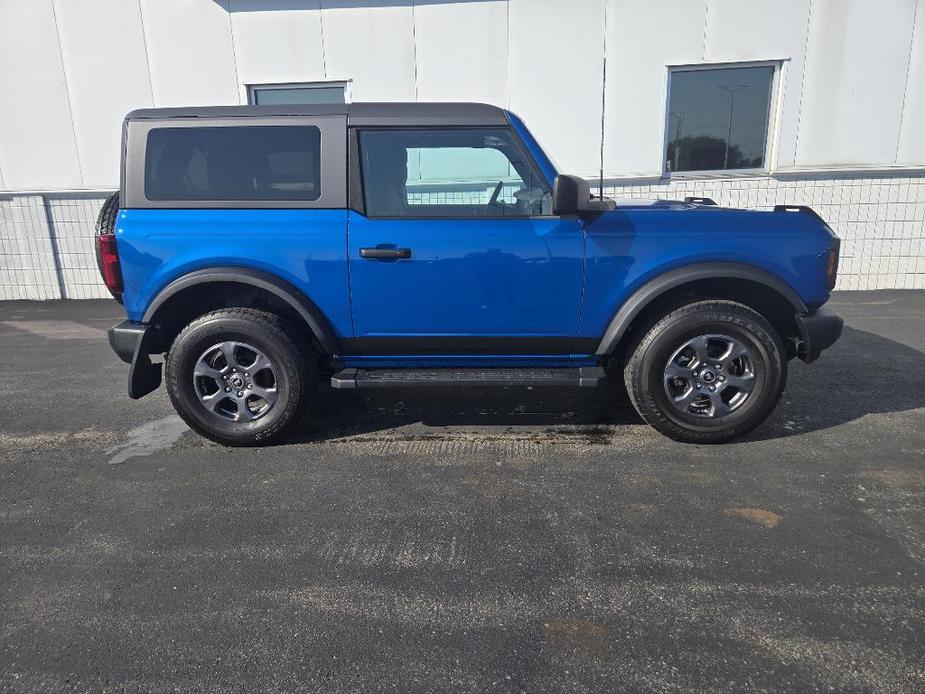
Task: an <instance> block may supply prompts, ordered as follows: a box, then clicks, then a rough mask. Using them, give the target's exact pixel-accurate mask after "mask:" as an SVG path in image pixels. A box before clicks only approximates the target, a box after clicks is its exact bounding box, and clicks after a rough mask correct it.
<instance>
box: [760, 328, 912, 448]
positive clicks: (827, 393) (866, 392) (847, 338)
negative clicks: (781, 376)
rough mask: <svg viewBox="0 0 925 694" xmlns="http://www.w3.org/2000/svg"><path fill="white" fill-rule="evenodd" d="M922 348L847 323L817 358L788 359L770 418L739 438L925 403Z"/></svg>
mask: <svg viewBox="0 0 925 694" xmlns="http://www.w3.org/2000/svg"><path fill="white" fill-rule="evenodd" d="M923 363H925V353H922V352H920V351H919V350H917V349H913V348H911V347H908V346H907V345H904V344H902V343H899V342H895V341H894V340H890V339H887V338H885V337H881V336H880V335H876V334H874V333H870V332H866V331H864V330H856V329H854V328H849V327H847V326H846V327H845V328H844V332H843V333H842V337H841V339H840V340H839V341H838V342H836V343H835V345H833V346H832V347H831V348H830V349H828V350H826V351H825V352H823V354H822V356H821V357H820V358H819V360H818V361H816V362H814V363H812V364H803V363H802V362H799V361H792V362H790V375H789V379H788V383H787V390H786V391H785V392H784V396H783V398H781V403H780V405H778V408H777V411H776V412H775V413H774V414H773V415H772V416H771V419H770V420H769V421H768V422H767V423H765V424H764V425H763V426H760V427H758V429H756V430H755V431H754V432H752V433H751V434H749V435H748V436H746V437H745V438H744V439H743V440H746V441H760V440H767V439H775V438H782V437H787V436H793V435H795V434H803V433H807V432H812V431H819V430H822V429H829V428H831V427H835V426H838V425H840V424H845V423H847V422H852V421H854V420H856V419H859V418H861V417H863V416H865V415H868V414H885V413H894V412H895V413H898V412H905V411H908V410H915V409H919V408H922V407H925V368H923V366H922V365H923Z"/></svg>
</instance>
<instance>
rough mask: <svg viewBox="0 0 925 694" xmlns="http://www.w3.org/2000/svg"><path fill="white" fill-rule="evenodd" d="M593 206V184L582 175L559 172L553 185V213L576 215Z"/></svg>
mask: <svg viewBox="0 0 925 694" xmlns="http://www.w3.org/2000/svg"><path fill="white" fill-rule="evenodd" d="M590 208H591V185H590V184H589V183H588V181H586V180H585V179H583V178H581V177H580V176H570V175H569V174H559V175H558V176H556V180H555V182H554V183H553V186H552V213H553V214H554V215H559V216H563V215H575V214H582V213H583V212H587V211H588V210H589V209H590Z"/></svg>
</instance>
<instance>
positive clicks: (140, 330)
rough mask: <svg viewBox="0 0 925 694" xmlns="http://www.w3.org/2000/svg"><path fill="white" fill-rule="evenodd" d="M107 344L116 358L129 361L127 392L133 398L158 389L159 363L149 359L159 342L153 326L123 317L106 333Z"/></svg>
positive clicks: (159, 381)
mask: <svg viewBox="0 0 925 694" xmlns="http://www.w3.org/2000/svg"><path fill="white" fill-rule="evenodd" d="M107 334H108V335H109V344H110V345H111V346H112V350H113V351H114V352H115V353H116V354H117V355H118V356H119V359H121V360H122V361H124V362H125V363H126V364H131V367H130V368H129V372H128V396H129V397H130V398H132V399H133V400H137V399H138V398H140V397H143V396H145V395H147V394H148V393H150V392H152V391H154V390H157V388H158V387H159V386H160V385H161V368H162V367H161V364H154V363H152V362H151V353H157V351H158V348H157V344H158V342H159V339H158V338H159V336H158V331H157V328H156V327H155V326H152V325H144V324H142V323H134V322H132V321H128V320H126V321H122V322H121V323H118V324H117V325H114V326H112V327H111V328H110V329H109V331H108V333H107Z"/></svg>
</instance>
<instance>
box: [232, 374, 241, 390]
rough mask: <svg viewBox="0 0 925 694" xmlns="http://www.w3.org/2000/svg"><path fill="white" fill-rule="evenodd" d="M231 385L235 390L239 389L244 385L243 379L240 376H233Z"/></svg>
mask: <svg viewBox="0 0 925 694" xmlns="http://www.w3.org/2000/svg"><path fill="white" fill-rule="evenodd" d="M231 385H233V386H234V387H235V388H240V387H241V386H243V385H244V379H243V378H241V377H240V376H235V377H234V378H232V379H231Z"/></svg>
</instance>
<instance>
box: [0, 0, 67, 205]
mask: <svg viewBox="0 0 925 694" xmlns="http://www.w3.org/2000/svg"><path fill="white" fill-rule="evenodd" d="M0 162H2V164H3V179H4V186H7V187H9V188H11V189H20V190H25V189H29V188H32V189H39V188H40V189H53V188H76V187H79V186H81V185H82V180H81V177H80V166H79V164H78V161H77V146H76V144H75V142H74V126H73V124H72V122H71V114H70V108H69V106H68V94H67V84H66V81H65V76H64V68H63V66H62V63H61V54H60V52H59V51H58V36H57V30H56V28H55V15H54V10H53V8H52V4H51V0H4V1H3V2H0Z"/></svg>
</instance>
